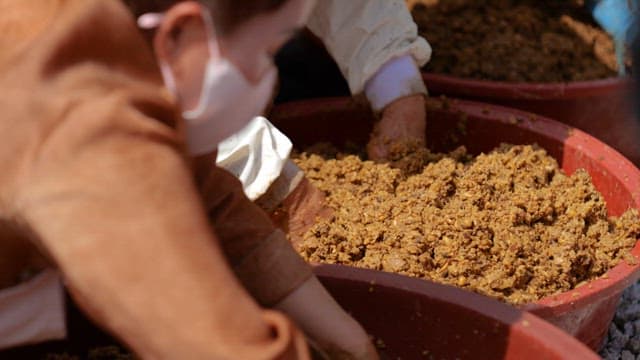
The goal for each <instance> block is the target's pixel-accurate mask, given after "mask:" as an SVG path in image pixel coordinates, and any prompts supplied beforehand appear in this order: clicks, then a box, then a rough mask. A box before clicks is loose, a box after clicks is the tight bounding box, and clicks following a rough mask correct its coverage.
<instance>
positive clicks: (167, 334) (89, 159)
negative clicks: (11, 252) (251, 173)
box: [0, 0, 309, 360]
mask: <svg viewBox="0 0 640 360" xmlns="http://www.w3.org/2000/svg"><path fill="white" fill-rule="evenodd" d="M0 4H1V5H0V8H2V11H1V12H0V28H1V29H14V31H3V32H0V44H2V45H4V46H2V47H0V90H1V91H0V92H1V93H2V94H3V96H2V97H0V108H2V111H3V116H2V117H1V118H0V130H1V132H2V134H3V137H4V139H5V140H4V141H3V142H2V146H0V163H2V164H3V167H4V168H3V171H2V172H1V173H0V204H2V206H1V207H0V211H1V213H0V214H1V215H2V216H3V217H4V218H11V219H12V220H14V221H16V222H19V223H20V225H21V226H22V228H23V229H25V230H26V231H28V233H29V234H31V237H32V238H33V240H34V241H35V242H37V243H38V244H40V246H41V248H42V249H43V250H44V251H45V252H46V253H47V254H48V255H49V256H50V258H51V259H52V260H53V262H54V263H55V265H56V266H57V267H58V268H59V269H60V270H61V272H62V274H63V276H64V278H65V280H66V282H67V284H68V286H69V288H70V290H71V292H72V294H73V295H74V298H75V299H76V301H78V302H79V304H80V305H81V307H82V308H83V309H84V310H85V311H86V312H87V313H88V314H89V315H90V317H91V318H93V319H94V320H96V321H97V322H98V323H99V324H100V325H102V326H103V327H104V328H106V329H107V330H109V331H111V332H112V333H114V334H115V335H116V336H117V337H119V338H120V339H121V340H122V341H124V342H125V343H126V344H128V345H129V346H130V347H131V348H132V349H133V350H134V351H135V352H136V353H138V355H140V357H141V358H145V359H265V360H266V359H308V358H309V356H308V350H307V348H306V345H305V341H304V337H303V335H302V333H301V332H300V331H298V330H297V329H296V327H295V326H294V325H293V324H292V323H291V322H290V321H289V320H288V319H287V318H286V317H285V316H284V315H282V314H280V313H276V312H273V311H269V310H263V309H261V308H260V307H259V306H258V305H257V304H256V303H255V301H254V300H253V299H252V298H251V297H250V296H249V294H248V293H247V292H246V291H245V290H244V289H243V288H242V286H241V285H240V284H239V282H238V281H237V279H236V277H235V276H234V274H233V272H232V271H231V269H230V267H229V265H228V263H227V261H226V258H225V256H224V253H223V252H222V250H221V248H220V246H219V243H218V239H217V238H216V236H215V235H214V233H213V231H212V229H211V227H210V225H209V223H208V221H207V218H206V215H205V211H204V207H203V205H202V201H201V198H200V196H199V194H198V192H197V189H196V186H195V184H194V180H193V173H192V171H191V169H190V167H189V164H188V163H187V161H186V160H185V157H184V146H183V139H182V136H180V134H179V133H178V132H176V130H175V127H176V126H177V123H178V122H179V118H178V116H176V113H177V111H176V108H175V106H174V105H173V104H172V103H171V102H170V101H169V99H168V97H167V94H166V91H164V90H163V86H162V83H161V80H160V76H159V73H158V71H157V68H156V66H155V62H154V60H153V56H152V54H151V52H150V51H149V49H148V47H147V45H146V43H145V42H144V41H143V40H142V37H141V36H140V35H139V34H138V32H137V30H136V28H135V23H134V21H133V19H132V18H131V16H130V15H129V14H128V12H127V10H126V9H124V7H123V5H122V4H121V3H120V2H119V1H113V0H20V1H2V0H0ZM41 9H42V10H41ZM16 24H28V25H29V26H22V27H16V26H14V25H16ZM0 240H1V239H0Z"/></svg>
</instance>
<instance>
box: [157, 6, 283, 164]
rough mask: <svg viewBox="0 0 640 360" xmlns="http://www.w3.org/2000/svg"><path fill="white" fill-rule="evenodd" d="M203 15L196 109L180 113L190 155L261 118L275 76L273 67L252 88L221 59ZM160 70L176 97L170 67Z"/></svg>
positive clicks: (207, 17) (208, 21) (204, 150)
mask: <svg viewBox="0 0 640 360" xmlns="http://www.w3.org/2000/svg"><path fill="white" fill-rule="evenodd" d="M203 13H204V15H203V18H204V23H205V25H206V26H207V28H208V29H207V30H208V33H209V39H208V42H209V53H210V56H209V61H208V62H207V64H206V68H205V73H204V79H203V81H202V91H201V93H200V100H199V101H198V105H197V106H196V107H195V108H194V109H192V110H188V111H185V112H183V117H184V119H185V121H186V123H187V145H188V147H189V152H190V153H191V154H192V155H202V154H206V153H209V152H212V151H214V150H215V149H216V148H217V146H218V143H219V142H221V141H222V140H224V139H226V138H227V137H229V136H231V135H232V134H234V133H236V132H238V131H239V130H240V129H242V128H243V127H245V125H247V123H248V122H249V121H250V120H251V119H252V118H253V117H255V116H258V115H260V114H261V112H262V111H263V110H264V109H265V107H266V106H267V102H268V101H269V99H270V98H271V95H272V92H273V89H274V85H275V81H276V76H277V71H276V69H275V67H274V68H272V69H271V70H270V71H268V72H267V74H266V75H264V76H263V78H262V80H261V81H260V83H259V84H257V85H253V84H251V83H250V82H249V81H248V80H247V79H246V77H245V76H244V75H243V74H242V72H241V71H240V70H239V69H238V68H237V67H236V66H235V65H234V64H233V63H232V62H231V61H229V60H227V59H226V58H223V57H222V56H221V54H220V48H219V45H218V43H217V42H216V40H215V36H214V35H215V30H214V28H213V23H212V21H211V15H210V14H209V12H208V10H206V9H203ZM160 68H161V70H162V75H163V77H164V81H165V84H166V86H167V87H168V88H169V90H170V91H173V92H174V93H176V90H177V89H176V86H175V80H174V77H173V74H172V72H171V69H170V68H169V65H168V64H166V63H161V64H160Z"/></svg>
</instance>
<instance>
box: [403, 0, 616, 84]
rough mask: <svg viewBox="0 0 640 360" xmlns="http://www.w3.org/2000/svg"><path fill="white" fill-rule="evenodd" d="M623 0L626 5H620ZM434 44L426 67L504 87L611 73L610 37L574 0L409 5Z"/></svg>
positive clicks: (419, 0)
mask: <svg viewBox="0 0 640 360" xmlns="http://www.w3.org/2000/svg"><path fill="white" fill-rule="evenodd" d="M621 1H625V0H621ZM407 4H408V6H409V7H410V8H411V9H412V15H413V17H414V20H415V21H416V23H417V24H418V29H419V33H420V35H422V36H423V37H425V38H426V39H427V40H428V41H429V43H430V44H431V46H432V47H433V58H432V59H431V61H430V62H429V64H427V67H426V70H427V71H430V72H435V73H442V74H450V75H454V76H458V77H463V78H474V79H481V80H495V81H509V82H572V81H584V80H595V79H603V78H608V77H614V76H616V70H617V63H616V57H615V48H614V44H613V41H612V39H611V37H610V36H609V35H608V34H607V33H606V32H604V31H603V30H602V29H600V28H599V27H598V26H597V25H596V24H595V23H594V22H593V20H592V19H591V17H590V15H589V13H588V12H587V11H586V10H585V9H584V7H583V5H582V1H578V0H535V1H534V0H407Z"/></svg>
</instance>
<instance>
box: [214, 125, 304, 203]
mask: <svg viewBox="0 0 640 360" xmlns="http://www.w3.org/2000/svg"><path fill="white" fill-rule="evenodd" d="M292 148H293V144H292V143H291V141H290V140H289V138H288V137H286V136H285V135H284V134H283V133H282V132H280V131H279V130H278V129H277V128H276V127H275V126H273V124H272V123H270V122H269V120H267V119H266V118H264V117H261V116H260V117H256V118H254V119H253V120H251V122H250V123H249V124H248V125H247V126H246V127H245V128H243V129H242V130H240V131H239V132H238V133H236V134H234V135H232V136H231V137H229V138H227V139H225V140H224V141H222V142H221V143H220V144H218V155H217V158H216V163H217V165H218V166H220V167H222V168H224V169H225V170H227V171H229V172H230V173H232V174H233V175H235V176H236V177H237V178H238V179H239V180H240V182H241V183H242V187H243V189H244V192H245V194H246V195H247V197H248V198H249V199H251V200H256V199H258V198H259V197H260V196H262V195H264V194H265V193H266V192H267V190H269V188H270V187H271V185H272V184H273V183H274V182H276V179H278V178H279V177H281V173H282V172H283V169H284V170H286V171H285V172H284V174H285V175H286V176H287V178H288V179H289V178H290V179H289V180H291V181H293V179H297V178H299V176H300V175H299V174H298V173H300V172H301V171H300V170H299V169H297V167H293V168H291V165H292V164H293V163H291V160H289V154H290V153H291V150H292ZM296 169H297V170H296ZM287 174H288V175H287ZM291 181H287V184H286V185H287V186H288V185H289V182H291ZM287 193H288V192H287Z"/></svg>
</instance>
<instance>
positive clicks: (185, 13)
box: [153, 1, 207, 68]
mask: <svg viewBox="0 0 640 360" xmlns="http://www.w3.org/2000/svg"><path fill="white" fill-rule="evenodd" d="M202 11H207V10H206V9H204V8H203V7H202V5H201V4H200V3H198V2H197V1H182V2H179V3H177V4H176V5H174V6H173V7H171V8H170V9H169V10H168V11H167V12H166V13H165V14H164V15H163V19H162V22H161V24H160V26H159V28H158V29H157V31H156V33H155V36H154V38H153V48H154V51H155V53H156V58H157V59H158V60H159V61H163V62H165V63H167V64H168V65H169V66H170V67H171V68H174V67H175V65H176V63H177V62H178V61H179V59H180V57H181V56H182V55H183V54H184V53H185V52H186V51H188V49H189V48H190V47H191V46H193V45H195V44H197V43H198V42H200V41H202V40H203V39H204V40H205V41H206V37H207V31H206V28H205V25H204V21H203V19H202Z"/></svg>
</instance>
